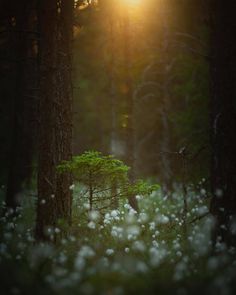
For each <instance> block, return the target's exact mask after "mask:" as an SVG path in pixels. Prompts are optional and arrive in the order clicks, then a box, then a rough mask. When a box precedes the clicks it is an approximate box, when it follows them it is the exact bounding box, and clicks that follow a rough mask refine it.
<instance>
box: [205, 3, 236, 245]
mask: <svg viewBox="0 0 236 295" xmlns="http://www.w3.org/2000/svg"><path fill="white" fill-rule="evenodd" d="M211 11H212V23H211V24H212V28H211V29H212V32H211V64H210V71H211V72H210V73H211V91H212V92H211V144H212V165H211V186H212V201H211V212H212V214H213V215H214V217H215V220H216V226H215V230H214V238H213V242H214V243H215V242H216V241H217V240H221V241H223V242H225V243H226V244H228V245H230V244H234V245H235V236H234V238H233V236H232V235H231V233H230V227H231V225H233V224H234V225H235V223H236V140H235V130H236V129H235V128H236V45H235V42H234V41H235V40H234V39H235V35H236V23H235V1H233V0H230V1H227V2H223V1H221V0H214V1H212V7H211Z"/></svg>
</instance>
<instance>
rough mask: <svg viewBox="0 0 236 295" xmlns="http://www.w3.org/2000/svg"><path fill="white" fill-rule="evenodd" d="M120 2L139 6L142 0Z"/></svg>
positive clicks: (123, 0) (122, 0)
mask: <svg viewBox="0 0 236 295" xmlns="http://www.w3.org/2000/svg"><path fill="white" fill-rule="evenodd" d="M121 2H123V4H125V5H127V6H133V7H135V6H139V5H140V4H141V2H142V0H121Z"/></svg>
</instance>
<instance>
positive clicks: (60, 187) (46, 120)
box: [36, 0, 73, 239]
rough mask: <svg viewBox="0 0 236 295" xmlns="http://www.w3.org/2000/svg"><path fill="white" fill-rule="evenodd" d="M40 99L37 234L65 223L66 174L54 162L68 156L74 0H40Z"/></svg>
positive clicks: (68, 202) (43, 236)
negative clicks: (60, 171) (58, 170)
mask: <svg viewBox="0 0 236 295" xmlns="http://www.w3.org/2000/svg"><path fill="white" fill-rule="evenodd" d="M40 12H41V17H40V26H41V101H40V107H39V110H40V128H39V129H40V130H39V170H38V204H37V224H36V237H37V238H38V239H48V236H47V233H46V231H47V228H48V227H55V226H59V224H60V222H61V221H62V222H63V223H65V224H69V223H70V219H71V203H72V195H71V191H70V185H71V175H70V174H69V173H63V174H58V173H57V165H58V164H59V163H61V161H63V160H70V159H71V155H72V81H71V42H72V26H73V0H62V1H60V2H59V1H57V0H51V1H48V0H42V1H41V7H40Z"/></svg>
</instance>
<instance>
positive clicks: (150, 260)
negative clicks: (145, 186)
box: [0, 187, 236, 295]
mask: <svg viewBox="0 0 236 295" xmlns="http://www.w3.org/2000/svg"><path fill="white" fill-rule="evenodd" d="M79 190H80V188H79V187H75V188H73V191H74V205H73V222H72V227H71V228H70V229H69V230H68V234H67V236H66V237H63V238H59V237H60V236H61V232H60V230H59V228H51V229H50V228H49V229H48V233H49V236H50V237H51V239H54V238H55V236H56V237H58V238H57V241H58V242H57V243H56V244H51V243H40V244H38V243H35V240H34V226H35V199H34V198H33V197H29V196H25V197H24V201H23V204H22V207H20V208H18V214H17V215H14V216H11V212H7V213H6V214H5V216H3V217H1V219H0V227H1V241H0V276H1V291H2V293H1V294H95V295H96V294H107V295H108V294H114V295H122V294H129V295H130V294H164V293H165V294H180V295H185V294H199V291H200V292H202V293H203V294H214V295H215V294H222V295H223V294H235V291H236V289H235V286H234V281H235V279H236V256H235V249H234V248H230V249H227V247H226V246H225V244H223V243H221V242H220V241H218V243H217V245H216V252H214V254H213V253H212V250H211V249H212V247H211V229H212V226H213V224H214V220H213V217H212V216H211V215H210V214H209V209H208V202H209V200H208V197H207V194H206V191H205V190H204V189H201V190H199V191H198V192H194V191H192V190H191V188H189V189H188V197H187V203H188V211H187V215H186V220H185V219H183V214H184V213H183V212H184V210H183V196H182V193H181V190H180V191H177V192H174V193H173V194H171V195H170V196H168V197H167V196H164V195H163V193H162V192H161V190H158V191H155V192H153V193H152V194H151V196H150V197H148V198H144V197H143V196H136V197H137V199H138V202H139V213H137V212H136V211H134V210H133V209H132V208H131V207H130V206H129V204H128V203H127V200H125V199H123V200H120V204H119V208H117V209H113V210H106V211H103V212H99V211H96V210H93V211H89V210H88V201H87V199H86V196H85V197H84V198H78V195H79ZM4 206H5V204H4V203H2V209H4ZM45 206H46V204H45Z"/></svg>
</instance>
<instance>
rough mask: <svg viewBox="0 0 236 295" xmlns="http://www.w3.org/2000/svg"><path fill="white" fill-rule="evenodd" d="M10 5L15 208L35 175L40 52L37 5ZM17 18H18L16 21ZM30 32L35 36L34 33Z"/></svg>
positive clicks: (11, 191) (9, 197) (10, 187)
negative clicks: (35, 46) (36, 44)
mask: <svg viewBox="0 0 236 295" xmlns="http://www.w3.org/2000/svg"><path fill="white" fill-rule="evenodd" d="M11 9H12V8H9V12H8V13H9V15H8V23H9V27H8V28H7V30H8V34H9V35H10V38H9V39H10V44H9V45H10V52H11V55H10V58H11V59H12V60H14V63H13V65H12V72H13V73H14V75H13V79H12V83H11V84H12V86H13V85H14V86H13V88H14V93H13V110H12V124H11V125H12V128H11V129H12V134H11V149H10V152H9V172H8V182H7V192H6V204H7V207H11V208H13V209H15V208H16V206H18V205H20V198H19V195H20V193H21V192H22V190H23V184H24V182H27V181H29V180H30V178H31V175H32V160H33V154H34V145H35V141H36V140H35V138H36V136H35V134H34V132H35V133H37V132H36V130H35V127H36V124H35V116H36V104H37V89H36V88H37V52H34V53H33V52H32V47H33V45H32V43H33V42H32V40H34V41H35V42H37V40H36V39H34V38H35V37H37V32H34V33H29V32H28V31H30V30H31V31H32V32H33V31H35V21H34V20H32V18H30V16H31V14H35V7H34V6H33V5H32V3H31V2H29V1H27V0H25V1H23V2H22V3H20V4H16V5H15V6H14V10H13V11H12V10H11ZM13 19H14V21H13ZM30 34H31V35H32V36H30Z"/></svg>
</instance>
